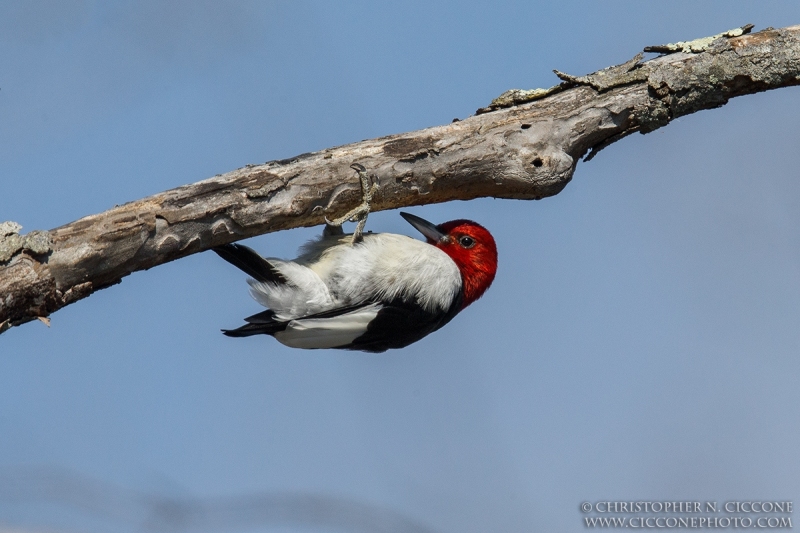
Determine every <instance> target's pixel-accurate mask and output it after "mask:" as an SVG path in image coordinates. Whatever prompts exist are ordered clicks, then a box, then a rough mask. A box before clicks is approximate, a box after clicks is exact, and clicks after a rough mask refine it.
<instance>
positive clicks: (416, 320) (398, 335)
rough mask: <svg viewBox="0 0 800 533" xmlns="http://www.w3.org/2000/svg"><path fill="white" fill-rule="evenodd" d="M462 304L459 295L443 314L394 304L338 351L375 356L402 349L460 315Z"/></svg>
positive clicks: (406, 304) (387, 306)
mask: <svg viewBox="0 0 800 533" xmlns="http://www.w3.org/2000/svg"><path fill="white" fill-rule="evenodd" d="M461 303H462V297H461V295H460V293H459V296H458V297H456V299H455V300H454V301H453V303H452V304H451V305H450V309H448V310H447V312H445V313H444V314H442V313H430V312H427V311H425V310H423V309H421V308H420V307H419V306H417V305H414V304H411V303H408V302H404V301H403V300H400V299H397V300H394V301H393V302H391V303H389V304H386V305H385V306H384V307H383V308H382V309H381V310H380V311H378V314H377V315H376V316H375V318H374V319H373V320H372V321H371V322H370V323H369V326H367V331H366V332H365V333H364V334H363V335H361V336H360V337H358V338H356V339H355V340H354V341H353V342H351V343H350V344H348V345H346V346H339V348H341V349H344V350H359V351H362V352H376V353H377V352H385V351H386V350H389V349H392V348H405V347H406V346H408V345H409V344H413V343H415V342H417V341H418V340H420V339H421V338H423V337H425V336H427V335H429V334H431V333H433V332H434V331H436V330H437V329H439V328H441V327H442V326H444V325H445V324H447V323H448V322H450V321H451V320H452V319H453V317H454V316H456V315H457V314H458V312H459V311H461Z"/></svg>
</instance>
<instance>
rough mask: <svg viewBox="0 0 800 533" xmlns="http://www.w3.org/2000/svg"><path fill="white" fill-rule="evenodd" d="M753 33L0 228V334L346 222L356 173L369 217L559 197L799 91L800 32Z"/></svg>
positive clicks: (743, 31) (354, 198) (356, 189)
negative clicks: (600, 156) (187, 267)
mask: <svg viewBox="0 0 800 533" xmlns="http://www.w3.org/2000/svg"><path fill="white" fill-rule="evenodd" d="M749 29H750V27H747V26H746V27H743V28H740V29H739V30H732V32H726V33H725V34H720V36H715V37H718V38H716V39H708V38H707V39H705V40H697V41H691V42H689V43H677V44H676V45H664V46H661V47H652V48H650V49H653V50H659V51H666V52H670V51H672V50H676V51H675V52H674V53H669V54H667V55H662V56H660V57H657V58H655V59H652V60H649V61H644V62H643V61H642V57H643V56H642V55H641V54H639V55H637V56H636V57H634V58H633V59H632V60H631V61H628V62H627V63H624V64H622V65H619V66H616V67H610V68H608V69H604V70H601V71H598V72H595V73H594V74H590V75H588V76H580V77H576V76H570V75H567V74H563V73H560V72H557V74H558V75H559V77H561V78H562V80H564V82H563V83H562V84H561V85H558V86H556V87H553V88H551V89H547V90H541V89H538V90H533V91H509V92H507V93H504V95H502V97H501V98H498V99H497V100H495V101H494V102H493V103H492V105H490V106H489V107H487V108H483V109H479V110H478V113H477V114H476V115H475V116H473V117H470V118H468V119H465V120H462V121H456V122H453V123H452V124H447V125H444V126H436V127H433V128H427V129H424V130H419V131H415V132H410V133H404V134H400V135H391V136H388V137H382V138H378V139H372V140H367V141H362V142H359V143H354V144H350V145H346V146H340V147H336V148H330V149H326V150H322V151H320V152H314V153H308V154H302V155H299V156H297V157H293V158H291V159H285V160H281V161H271V162H268V163H265V164H263V165H248V166H246V167H244V168H240V169H238V170H234V171H232V172H229V173H227V174H223V175H219V176H216V177H213V178H211V179H207V180H204V181H200V182H198V183H194V184H191V185H185V186H183V187H179V188H177V189H172V190H169V191H166V192H163V193H159V194H156V195H153V196H150V197H148V198H144V199H142V200H137V201H135V202H130V203H127V204H124V205H121V206H117V207H115V208H113V209H110V210H108V211H106V212H104V213H100V214H97V215H91V216H88V217H84V218H82V219H80V220H77V221H75V222H71V223H69V224H66V225H64V226H61V227H59V228H55V229H53V230H50V231H49V232H31V233H30V234H28V235H26V236H20V235H18V231H19V227H18V226H17V225H14V224H13V223H11V224H2V225H0V332H2V331H4V330H5V329H8V328H9V327H11V326H15V325H18V324H21V323H24V322H28V321H30V320H33V319H36V318H41V317H47V316H48V315H50V314H51V313H52V312H54V311H57V310H58V309H60V308H62V307H64V306H66V305H68V304H70V303H72V302H74V301H77V300H79V299H81V298H84V297H86V296H88V295H90V294H91V293H93V292H94V291H97V290H99V289H102V288H105V287H108V286H110V285H113V284H115V283H119V282H120V281H121V280H122V278H123V277H125V276H127V275H128V274H130V273H131V272H135V271H137V270H143V269H147V268H151V267H154V266H156V265H160V264H163V263H166V262H168V261H172V260H174V259H178V258H180V257H185V256H187V255H190V254H193V253H196V252H200V251H203V250H207V249H209V248H211V247H213V246H219V245H221V244H225V243H229V242H233V241H237V240H240V239H244V238H247V237H252V236H255V235H261V234H264V233H270V232H273V231H279V230H283V229H289V228H296V227H301V226H313V225H317V224H321V223H323V222H324V217H325V216H328V217H329V218H333V217H335V216H336V215H337V214H342V213H344V212H346V211H347V210H349V209H350V208H352V207H354V206H355V205H356V204H358V202H359V200H360V197H361V195H360V190H361V189H360V182H359V178H358V176H357V175H356V174H355V173H354V172H353V171H352V170H351V169H350V165H351V164H352V163H354V162H358V163H360V164H362V165H364V166H365V167H366V168H367V169H368V171H369V173H370V174H372V175H374V178H375V180H376V181H377V183H378V185H379V188H378V190H377V192H376V194H375V196H374V199H373V204H372V207H373V210H375V211H378V210H384V209H394V208H397V207H401V206H410V205H421V204H430V203H437V202H446V201H448V200H469V199H473V198H479V197H485V196H492V197H495V198H516V199H536V200H538V199H540V198H544V197H546V196H552V195H554V194H557V193H558V192H559V191H561V190H562V189H563V188H564V187H565V186H566V184H567V183H569V181H570V179H572V175H573V172H574V171H575V166H576V165H577V163H578V160H579V159H581V158H582V157H583V156H584V155H586V154H587V152H589V157H588V158H587V159H589V158H591V157H593V156H594V155H595V154H596V153H597V152H598V151H599V150H601V149H602V148H604V147H606V146H608V145H609V144H611V143H613V142H616V141H618V140H619V139H622V138H623V137H625V136H627V135H630V134H631V133H634V132H637V131H638V132H641V133H647V132H650V131H653V130H655V129H657V128H660V127H662V126H665V125H666V124H668V123H669V122H670V121H671V120H673V119H675V118H677V117H680V116H682V115H687V114H689V113H694V112H696V111H699V110H702V109H712V108H715V107H720V106H722V105H724V104H725V103H726V102H727V101H728V100H729V99H730V98H733V97H735V96H741V95H745V94H752V93H756V92H760V91H765V90H768V89H776V88H780V87H787V86H791V85H798V84H800V26H792V27H789V28H783V29H779V30H775V29H771V28H770V29H767V30H764V31H761V32H758V33H754V34H747V32H748V31H749ZM732 35H738V36H733V37H732ZM669 47H673V48H669ZM698 50H699V51H698Z"/></svg>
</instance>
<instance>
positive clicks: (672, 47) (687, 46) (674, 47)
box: [644, 24, 753, 54]
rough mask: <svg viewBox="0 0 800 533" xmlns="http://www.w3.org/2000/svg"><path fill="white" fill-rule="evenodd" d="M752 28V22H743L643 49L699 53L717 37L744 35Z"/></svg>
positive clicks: (671, 52)
mask: <svg viewBox="0 0 800 533" xmlns="http://www.w3.org/2000/svg"><path fill="white" fill-rule="evenodd" d="M752 29H753V25H752V24H745V25H744V26H742V27H740V28H734V29H732V30H728V31H724V32H722V33H718V34H716V35H711V36H710V37H701V38H699V39H694V40H692V41H678V42H677V43H669V44H659V45H655V46H647V47H645V49H644V51H645V52H656V53H659V54H673V53H675V52H684V53H686V54H699V53H700V52H705V51H706V50H708V47H709V46H711V43H713V42H714V41H716V40H717V39H722V38H727V39H730V38H731V37H739V36H740V35H745V34H747V33H750V30H752Z"/></svg>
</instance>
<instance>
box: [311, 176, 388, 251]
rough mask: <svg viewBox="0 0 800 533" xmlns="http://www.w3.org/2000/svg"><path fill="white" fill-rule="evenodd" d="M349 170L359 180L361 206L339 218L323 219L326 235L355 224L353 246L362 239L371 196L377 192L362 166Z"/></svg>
mask: <svg viewBox="0 0 800 533" xmlns="http://www.w3.org/2000/svg"><path fill="white" fill-rule="evenodd" d="M350 168H352V169H353V170H355V171H356V172H357V173H358V177H359V179H360V180H361V204H360V205H358V206H356V207H355V208H354V209H352V210H350V211H348V212H347V213H346V214H345V215H343V216H341V217H339V218H335V219H333V220H328V217H325V222H326V223H327V226H326V227H325V230H324V231H325V233H326V234H330V235H336V234H337V233H336V231H335V230H334V229H333V228H341V226H342V224H344V223H345V222H357V224H356V230H355V231H354V232H353V244H356V243H357V242H361V241H362V240H363V239H364V236H363V233H364V226H365V225H366V223H367V216H368V215H369V211H370V205H371V204H372V195H373V194H375V192H376V191H377V190H378V184H377V183H370V177H369V175H368V174H367V169H366V168H364V165H360V164H359V163H353V164H352V165H350Z"/></svg>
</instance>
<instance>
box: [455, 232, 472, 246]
mask: <svg viewBox="0 0 800 533" xmlns="http://www.w3.org/2000/svg"><path fill="white" fill-rule="evenodd" d="M458 244H460V245H461V246H463V247H464V248H472V247H473V246H475V239H473V238H472V237H467V236H466V235H464V236H463V237H459V239H458Z"/></svg>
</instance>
